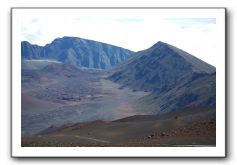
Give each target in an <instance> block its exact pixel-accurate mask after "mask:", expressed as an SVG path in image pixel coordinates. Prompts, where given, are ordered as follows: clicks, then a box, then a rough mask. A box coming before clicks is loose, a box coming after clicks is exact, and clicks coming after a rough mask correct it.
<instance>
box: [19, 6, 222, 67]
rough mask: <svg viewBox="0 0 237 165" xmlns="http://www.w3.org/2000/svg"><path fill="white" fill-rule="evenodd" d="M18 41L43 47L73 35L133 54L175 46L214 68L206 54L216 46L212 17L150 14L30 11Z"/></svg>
mask: <svg viewBox="0 0 237 165" xmlns="http://www.w3.org/2000/svg"><path fill="white" fill-rule="evenodd" d="M21 33H22V34H21V39H22V40H26V41H29V42H31V43H32V44H38V45H42V46H43V45H45V44H47V43H50V42H52V41H53V40H54V39H55V38H58V37H63V36H75V37H81V38H87V39H92V40H96V41H101V42H105V43H110V44H113V45H117V46H121V47H124V48H127V49H130V50H133V51H139V50H143V49H147V48H149V47H150V46H152V45H153V44H154V43H156V42H158V41H163V42H167V43H169V44H172V45H174V46H177V47H179V48H181V49H183V50H185V51H187V52H189V53H191V54H193V55H194V56H197V57H198V58H201V59H203V60H204V61H206V62H208V63H210V64H212V65H215V61H214V60H213V57H212V56H210V54H212V53H213V51H214V50H215V47H216V46H218V43H217V42H218V26H217V24H216V18H215V17H210V16H209V15H208V14H207V15H206V16H205V15H203V13H202V14H200V17H198V15H197V14H195V17H192V13H191V14H189V13H188V14H186V15H185V16H180V15H179V13H177V14H176V13H172V14H170V13H168V14H167V13H164V12H163V13H159V12H156V11H155V10H152V11H144V12H143V11H139V12H138V11H136V12H133V11H127V10H126V11H121V12H120V11H119V10H113V11H107V10H102V11H101V10H96V11H91V10H89V11H86V10H84V11H79V12H77V11H75V12H74V11H73V12H54V11H49V12H35V13H34V12H31V13H30V14H26V15H25V16H23V17H22V20H21Z"/></svg>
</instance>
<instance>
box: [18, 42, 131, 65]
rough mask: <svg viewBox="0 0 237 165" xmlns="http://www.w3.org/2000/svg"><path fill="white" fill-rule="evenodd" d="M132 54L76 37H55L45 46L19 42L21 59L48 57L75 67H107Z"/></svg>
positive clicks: (125, 50) (121, 49)
mask: <svg viewBox="0 0 237 165" xmlns="http://www.w3.org/2000/svg"><path fill="white" fill-rule="evenodd" d="M132 54H133V52H132V51H130V50H128V49H124V48H121V47H117V46H113V45H109V44H105V43H102V42H98V41H93V40H88V39H83V38H78V37H63V38H57V39H55V40H54V41H53V42H52V43H50V44H47V45H45V46H38V45H32V44H30V43H29V42H27V41H22V42H21V58H22V59H23V60H25V59H27V60H32V59H50V60H57V61H60V62H62V63H66V64H71V65H74V66H77V67H87V68H97V69H108V68H111V67H112V66H115V65H116V64H119V63H121V62H123V61H125V60H126V59H128V58H129V57H131V56H132Z"/></svg>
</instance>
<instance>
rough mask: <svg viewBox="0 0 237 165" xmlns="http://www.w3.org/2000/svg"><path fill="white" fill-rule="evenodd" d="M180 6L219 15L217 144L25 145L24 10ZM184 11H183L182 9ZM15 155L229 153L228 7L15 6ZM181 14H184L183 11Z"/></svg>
mask: <svg viewBox="0 0 237 165" xmlns="http://www.w3.org/2000/svg"><path fill="white" fill-rule="evenodd" d="M72 9H73V10H74V9H78V10H88V9H95V10H98V9H100V10H108V9H113V10H125V9H126V10H139V9H148V10H150V9H152V10H154V9H156V10H177V9H178V10H180V13H182V14H183V15H184V16H185V14H186V16H187V14H188V16H189V17H190V16H195V15H198V16H200V15H203V13H206V14H207V13H209V15H208V16H215V18H216V19H217V21H216V23H217V24H218V27H220V31H221V33H220V38H222V40H221V41H220V42H221V43H222V44H221V45H220V47H218V48H217V49H219V51H218V52H219V54H218V55H217V56H216V57H217V60H218V65H217V66H216V73H217V74H216V107H217V108H216V120H217V122H216V147H21V108H20V107H21V55H20V54H21V53H20V52H21V51H20V50H21V44H20V43H21V40H20V36H19V34H20V28H19V27H20V14H21V12H24V10H27V11H30V10H37V11H38V10H42V11H43V10H62V11H66V10H72ZM181 11H182V12H181ZM11 14H12V15H11V17H12V25H11V27H12V47H11V48H12V56H11V57H12V119H11V122H12V157H225V156H226V128H225V126H226V121H225V119H226V118H225V116H226V106H225V101H226V100H225V99H226V98H225V97H226V96H225V94H226V88H225V87H226V86H225V80H226V75H225V74H226V70H225V68H226V67H225V61H226V55H225V53H226V51H225V44H226V43H225V42H226V40H225V28H226V27H225V23H226V22H225V16H226V10H225V8H149V7H148V8H136V7H135V8H122V7H121V8H120V7H115V8H113V7H112V8H90V7H89V8H12V10H11ZM182 14H181V15H182Z"/></svg>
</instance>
